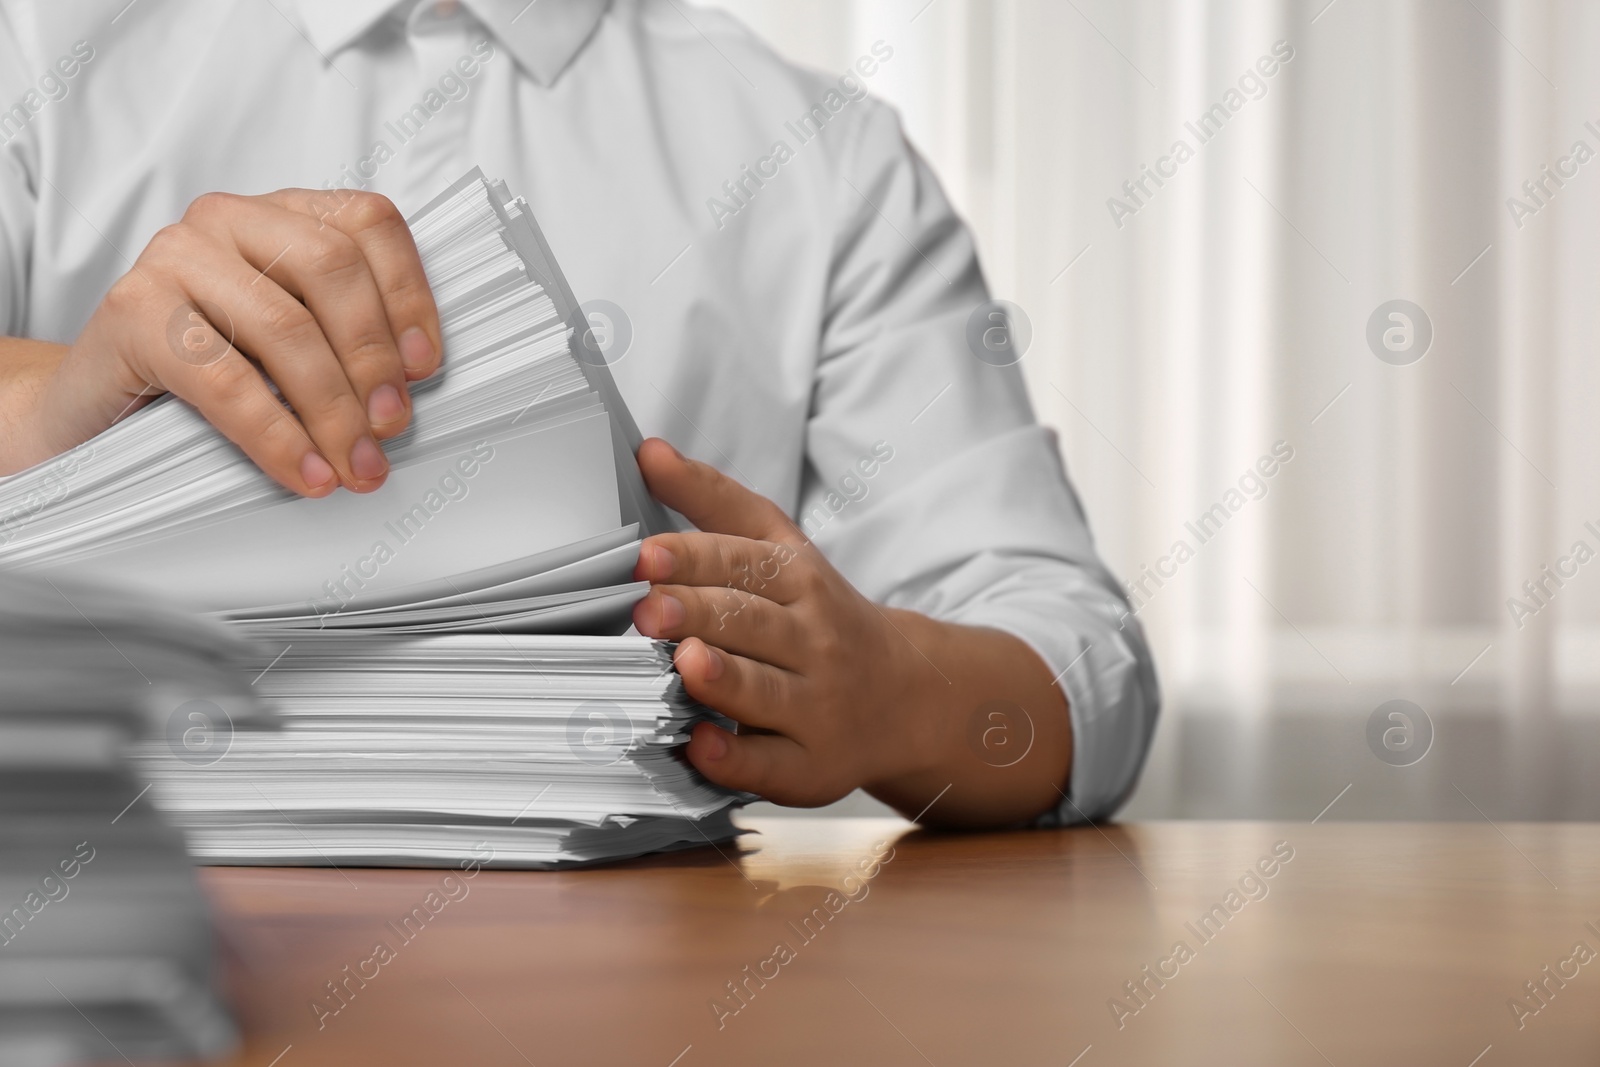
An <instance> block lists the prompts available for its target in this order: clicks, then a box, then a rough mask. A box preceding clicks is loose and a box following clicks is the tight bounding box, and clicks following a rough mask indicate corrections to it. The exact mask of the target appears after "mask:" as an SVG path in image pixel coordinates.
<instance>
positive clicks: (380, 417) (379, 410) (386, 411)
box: [367, 382, 406, 426]
mask: <svg viewBox="0 0 1600 1067" xmlns="http://www.w3.org/2000/svg"><path fill="white" fill-rule="evenodd" d="M405 413H406V402H405V401H404V400H402V399H401V398H400V390H398V389H396V388H395V387H394V386H392V385H390V384H389V383H388V382H384V383H383V384H382V385H380V386H378V387H377V388H376V389H374V390H373V391H372V395H371V396H369V397H367V418H368V419H370V420H371V422H372V424H373V425H374V426H384V425H387V424H388V423H391V422H393V421H395V420H396V419H398V418H399V417H400V416H402V415H404V414H405Z"/></svg>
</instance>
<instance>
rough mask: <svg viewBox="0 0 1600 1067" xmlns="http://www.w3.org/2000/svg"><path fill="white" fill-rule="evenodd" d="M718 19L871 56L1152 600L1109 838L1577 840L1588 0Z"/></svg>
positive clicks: (1586, 802)
mask: <svg viewBox="0 0 1600 1067" xmlns="http://www.w3.org/2000/svg"><path fill="white" fill-rule="evenodd" d="M710 6H720V7H723V8H725V9H726V10H728V11H729V12H731V13H733V14H734V15H735V16H737V17H738V18H740V19H742V20H744V21H745V22H746V23H748V24H749V25H750V26H751V27H752V28H753V29H755V30H756V32H758V33H759V34H761V35H762V36H764V37H765V38H766V39H767V40H768V41H769V42H771V43H772V45H773V46H774V47H775V48H776V49H778V50H779V51H780V52H782V53H784V54H785V55H787V56H788V57H790V58H792V59H794V60H796V61H799V62H801V63H803V64H806V65H808V66H812V67H816V68H819V69H822V70H826V71H833V72H840V71H843V70H845V69H846V68H847V67H848V65H849V64H850V63H851V62H852V61H853V60H854V58H855V57H856V56H858V55H861V54H862V53H864V52H866V51H867V50H868V48H869V47H870V45H871V43H872V42H873V41H876V40H879V39H881V40H883V41H885V42H886V43H888V44H890V45H891V46H892V47H893V48H894V59H893V62H891V63H886V64H884V66H883V67H882V69H881V71H880V72H879V73H878V74H877V76H875V77H874V78H873V79H872V80H871V82H870V85H869V89H870V91H871V92H873V93H874V94H876V95H878V96H879V97H881V98H883V99H885V100H887V101H889V102H890V103H891V104H893V105H894V106H895V107H896V108H897V109H898V110H899V111H900V114H901V116H902V118H903V121H904V123H905V126H906V129H907V131H908V134H909V136H910V138H911V139H912V141H913V142H914V143H915V144H916V146H917V147H918V148H919V149H920V150H921V152H922V153H923V154H924V155H925V156H926V157H927V158H928V159H929V161H930V162H931V163H932V165H933V166H934V168H935V170H936V171H937V172H938V173H939V175H940V176H941V178H942V179H943V181H944V184H945V187H946V189H947V190H948V192H949V194H950V195H951V197H952V198H953V199H954V201H955V203H956V205H957V206H958V208H959V209H960V210H961V212H962V213H963V215H964V216H965V217H966V218H967V220H968V221H969V223H970V224H971V226H972V228H973V230H974V231H975V233H976V235H977V240H978V244H979V247H980V249H981V250H982V254H983V262H984V267H985V270H986V272H987V275H988V278H989V283H990V286H991V289H992V290H993V292H994V295H996V296H997V297H1001V298H1004V299H1007V300H1011V301H1014V302H1015V303H1016V304H1017V305H1019V306H1020V307H1021V308H1022V309H1024V311H1025V313H1026V315H1027V316H1028V318H1029V320H1030V322H1031V324H1032V328H1033V339H1032V345H1031V347H1030V348H1029V349H1028V351H1027V354H1026V356H1025V358H1024V359H1023V360H1022V367H1023V369H1024V371H1025V373H1026V376H1027V379H1028V382H1029V385H1030V387H1031V391H1032V394H1033V398H1034V404H1035V406H1036V408H1037V410H1038V412H1039V415H1040V418H1041V419H1042V420H1044V421H1045V422H1046V423H1047V424H1048V425H1050V426H1052V427H1054V428H1055V429H1056V431H1057V432H1058V434H1059V439H1060V444H1061V450H1062V453H1063V456H1064V457H1065V460H1066V463H1067V468H1068V472H1069V474H1070V475H1071V477H1072V478H1073V480H1074V482H1075V483H1076V485H1077V488H1078V491H1079V493H1080V495H1081V496H1082V498H1083V501H1084V504H1085V505H1086V507H1087V509H1088V513H1089V517H1090V521H1091V524H1092V526H1093V529H1094V531H1095V534H1096V537H1097V540H1098V543H1099V546H1100V550H1101V552H1102V554H1103V556H1104V557H1105V558H1106V560H1107V562H1108V563H1109V564H1110V565H1111V567H1112V569H1113V570H1114V571H1115V572H1116V573H1117V575H1118V576H1119V577H1120V578H1121V579H1123V580H1124V581H1134V582H1139V583H1140V588H1139V590H1137V591H1136V594H1135V595H1136V597H1137V599H1136V604H1137V605H1138V607H1139V615H1140V617H1141V619H1142V620H1143V622H1144V624H1145V626H1146V627H1147V629H1148V631H1149V633H1150V635H1151V638H1152V641H1153V643H1154V646H1155V649H1156V653H1157V665H1158V670H1159V672H1160V676H1161V680H1162V684H1163V689H1164V693H1165V703H1164V710H1163V721H1162V724H1161V728H1160V730H1159V731H1158V733H1157V737H1156V742H1155V746H1154V749H1153V751H1152V754H1151V758H1150V762H1149V764H1148V765H1147V767H1146V770H1145V773H1144V777H1143V780H1142V782H1141V784H1140V787H1139V789H1138V792H1137V793H1136V794H1135V796H1134V798H1133V800H1132V802H1131V803H1130V804H1129V806H1128V807H1127V808H1126V809H1125V812H1124V814H1125V816H1127V817H1130V818H1165V817H1244V818H1249V817H1259V818H1310V817H1313V816H1317V815H1318V814H1319V812H1325V814H1324V815H1323V817H1326V818H1329V819H1340V818H1374V819H1474V820H1482V819H1490V820H1495V821H1498V820H1501V819H1595V818H1600V788H1597V787H1596V785H1595V778H1596V772H1597V771H1600V714H1597V708H1600V701H1597V696H1600V692H1597V690H1600V557H1596V553H1600V447H1597V445H1600V440H1597V439H1600V419H1596V417H1595V415H1594V413H1593V410H1592V409H1593V407H1594V398H1595V397H1596V396H1597V390H1596V379H1597V377H1600V364H1597V361H1596V360H1595V358H1594V352H1595V338H1596V325H1597V324H1596V321H1595V319H1596V311H1595V309H1596V303H1597V301H1596V299H1595V298H1596V295H1597V292H1596V282H1597V270H1596V252H1595V243H1596V242H1595V237H1596V234H1597V232H1600V231H1597V218H1596V212H1597V205H1600V159H1597V158H1595V157H1596V153H1597V152H1600V71H1597V68H1596V65H1595V63H1594V62H1593V55H1594V51H1595V45H1596V44H1597V43H1600V5H1596V4H1592V3H1583V2H1578V0H1572V2H1566V3H1561V2H1543V0H1540V2H1514V0H1500V2H1495V0H1434V2H1396V0H1332V2H1330V0H1292V2H1290V0H1258V2H1248V0H1171V2H1165V0H807V2H806V3H805V4H794V3H792V2H789V0H722V2H721V3H720V4H713V5H710ZM1269 71H1270V73H1269ZM1179 142H1181V143H1182V144H1183V145H1184V146H1185V147H1186V151H1185V150H1183V149H1179V148H1178V144H1179ZM1152 173H1153V174H1155V177H1150V175H1151V174H1152ZM1125 183H1126V184H1125ZM1275 449H1276V450H1277V452H1276V455H1277V457H1278V458H1279V459H1280V460H1281V457H1282V456H1283V455H1284V453H1285V452H1288V453H1290V454H1291V458H1289V459H1288V460H1287V461H1280V462H1278V463H1276V464H1274V463H1272V462H1265V463H1264V464H1263V467H1262V468H1260V469H1265V468H1266V467H1275V470H1274V472H1273V473H1272V474H1271V476H1270V477H1262V476H1259V475H1258V476H1251V474H1250V472H1251V471H1252V470H1253V469H1257V464H1258V461H1262V457H1273V456H1274V450H1275ZM1219 505H1220V508H1221V510H1218V506H1219ZM1208 514H1209V515H1210V516H1211V518H1210V519H1209V520H1208V521H1206V522H1204V523H1202V522H1201V519H1202V516H1206V515H1208ZM1591 523H1592V524H1593V525H1590V524H1591ZM1180 542H1182V543H1183V544H1184V545H1185V546H1187V549H1188V551H1187V552H1185V551H1183V550H1180V549H1178V547H1177V546H1178V544H1179V543H1180ZM1580 546H1581V547H1580ZM1591 557H1596V558H1591ZM1394 701H1402V702H1404V703H1391V702H1394ZM838 809H839V810H841V811H850V812H859V811H866V810H876V805H874V804H873V802H871V801H870V799H868V798H865V797H855V798H851V799H849V800H847V801H845V802H843V803H842V804H841V805H839V806H838Z"/></svg>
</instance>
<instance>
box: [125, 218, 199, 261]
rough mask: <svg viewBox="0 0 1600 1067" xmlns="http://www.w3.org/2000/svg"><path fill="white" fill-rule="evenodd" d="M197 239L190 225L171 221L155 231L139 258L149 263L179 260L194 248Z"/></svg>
mask: <svg viewBox="0 0 1600 1067" xmlns="http://www.w3.org/2000/svg"><path fill="white" fill-rule="evenodd" d="M195 239H196V235H195V233H194V231H193V230H192V229H191V228H190V227H189V226H188V225H186V224H185V223H182V222H174V223H171V224H170V225H167V226H163V227H161V229H159V230H157V231H156V232H155V234H154V235H153V236H152V237H151V238H150V243H149V244H147V245H145V248H144V254H143V255H141V256H140V257H139V258H140V259H141V260H143V261H144V262H145V263H147V264H148V263H155V264H164V263H171V262H175V261H179V260H181V259H182V258H183V257H184V256H186V255H187V254H188V253H189V252H190V251H191V250H192V249H193V247H194V244H195Z"/></svg>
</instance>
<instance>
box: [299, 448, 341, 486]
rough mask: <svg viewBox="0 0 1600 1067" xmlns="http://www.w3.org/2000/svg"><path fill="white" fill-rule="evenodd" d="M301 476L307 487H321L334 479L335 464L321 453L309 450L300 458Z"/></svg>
mask: <svg viewBox="0 0 1600 1067" xmlns="http://www.w3.org/2000/svg"><path fill="white" fill-rule="evenodd" d="M300 477H301V479H303V480H304V481H305V483H306V485H307V487H309V488H311V489H321V488H323V487H325V486H326V485H327V484H328V483H329V482H331V481H333V479H334V471H333V465H332V464H331V463H329V462H328V461H327V460H325V459H323V458H322V456H321V455H320V454H319V453H316V452H307V453H306V454H305V455H304V456H302V457H301V458H300Z"/></svg>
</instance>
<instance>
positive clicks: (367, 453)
mask: <svg viewBox="0 0 1600 1067" xmlns="http://www.w3.org/2000/svg"><path fill="white" fill-rule="evenodd" d="M388 469H389V461H388V460H386V459H384V458H383V450H382V449H380V448H379V447H378V442H376V441H374V440H373V439H372V438H370V437H363V438H362V439H361V440H359V441H357V442H356V447H354V448H352V449H351V450H350V473H352V474H354V475H355V476H356V477H357V478H359V479H361V480H362V481H364V482H370V481H371V480H372V479H374V478H382V477H383V475H384V472H385V471H387V470H388Z"/></svg>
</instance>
